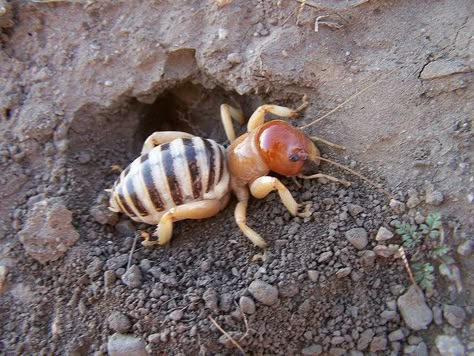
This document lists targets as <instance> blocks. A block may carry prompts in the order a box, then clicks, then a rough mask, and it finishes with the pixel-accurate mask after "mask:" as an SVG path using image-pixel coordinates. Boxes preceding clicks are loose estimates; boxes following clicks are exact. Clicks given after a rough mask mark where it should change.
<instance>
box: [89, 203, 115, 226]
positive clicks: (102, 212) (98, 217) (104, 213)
mask: <svg viewBox="0 0 474 356" xmlns="http://www.w3.org/2000/svg"><path fill="white" fill-rule="evenodd" d="M89 213H90V214H91V215H92V217H93V218H94V220H95V221H97V222H98V223H99V224H101V225H112V226H114V225H115V224H117V222H118V220H119V217H118V214H117V213H114V212H113V211H111V210H109V209H108V208H107V207H105V206H103V205H96V206H93V207H92V208H91V209H90V210H89Z"/></svg>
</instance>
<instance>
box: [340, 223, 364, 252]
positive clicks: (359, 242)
mask: <svg viewBox="0 0 474 356" xmlns="http://www.w3.org/2000/svg"><path fill="white" fill-rule="evenodd" d="M345 236H346V239H347V240H348V241H349V242H350V243H351V244H352V245H353V246H354V247H355V248H356V249H358V250H363V249H364V248H365V247H366V246H367V244H368V239H367V231H365V229H363V228H361V227H356V228H354V229H350V230H349V231H347V232H346V234H345Z"/></svg>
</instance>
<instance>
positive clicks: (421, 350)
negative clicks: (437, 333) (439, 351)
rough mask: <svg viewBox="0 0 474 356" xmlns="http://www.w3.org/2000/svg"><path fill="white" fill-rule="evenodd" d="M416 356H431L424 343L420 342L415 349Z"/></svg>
mask: <svg viewBox="0 0 474 356" xmlns="http://www.w3.org/2000/svg"><path fill="white" fill-rule="evenodd" d="M414 356H429V353H428V346H426V344H425V343H424V342H420V343H419V344H418V345H416V347H415V355H414Z"/></svg>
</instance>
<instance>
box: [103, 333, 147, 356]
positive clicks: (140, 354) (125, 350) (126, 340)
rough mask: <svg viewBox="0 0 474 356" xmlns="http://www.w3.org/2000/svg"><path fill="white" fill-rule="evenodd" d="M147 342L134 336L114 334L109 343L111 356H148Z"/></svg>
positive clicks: (108, 348)
mask: <svg viewBox="0 0 474 356" xmlns="http://www.w3.org/2000/svg"><path fill="white" fill-rule="evenodd" d="M145 347H146V345H145V342H144V341H143V340H142V339H141V338H138V337H135V336H133V335H123V334H113V335H112V336H110V337H109V340H108V342H107V352H108V354H109V356H128V355H134V356H148V352H147V351H146V348H145Z"/></svg>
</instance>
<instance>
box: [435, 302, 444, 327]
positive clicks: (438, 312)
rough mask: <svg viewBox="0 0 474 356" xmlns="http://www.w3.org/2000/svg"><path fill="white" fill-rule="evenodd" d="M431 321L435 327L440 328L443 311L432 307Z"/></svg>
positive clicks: (437, 307)
mask: <svg viewBox="0 0 474 356" xmlns="http://www.w3.org/2000/svg"><path fill="white" fill-rule="evenodd" d="M432 310H433V320H434V322H435V324H436V325H438V326H440V325H442V324H443V310H442V309H441V307H439V306H437V305H435V306H434V307H433V309H432Z"/></svg>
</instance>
